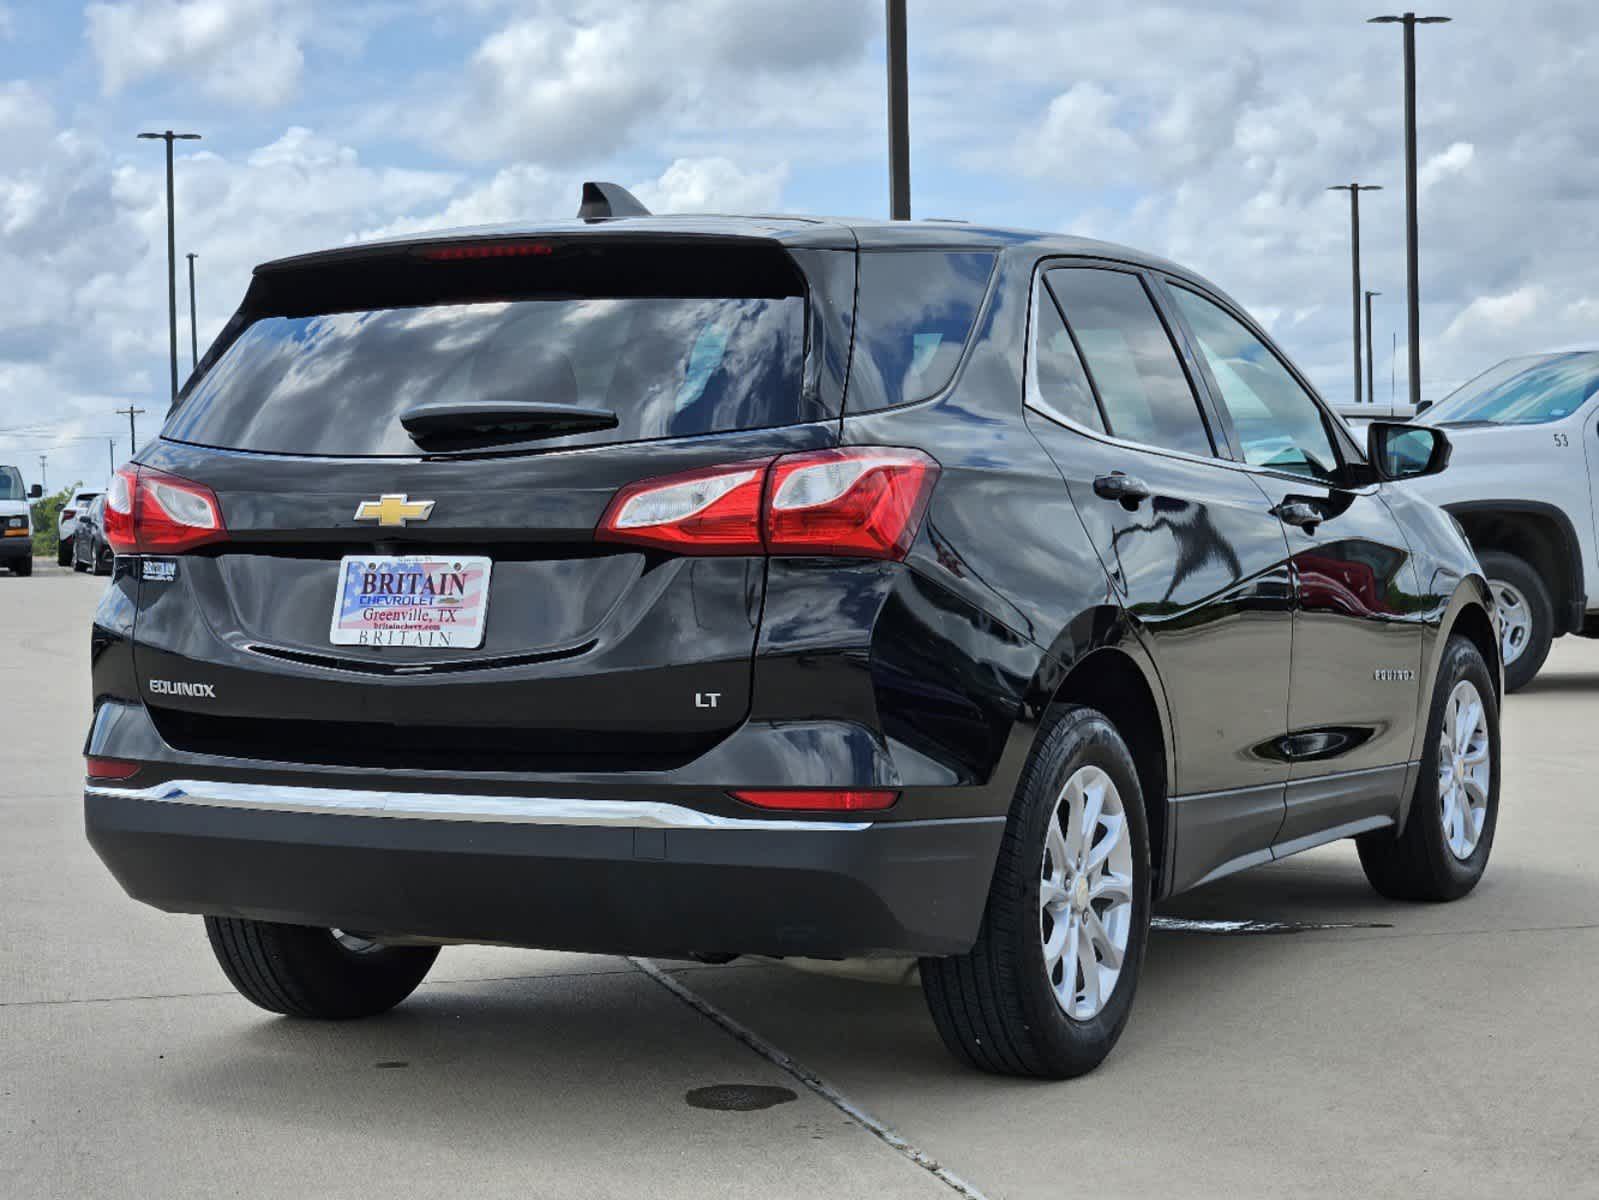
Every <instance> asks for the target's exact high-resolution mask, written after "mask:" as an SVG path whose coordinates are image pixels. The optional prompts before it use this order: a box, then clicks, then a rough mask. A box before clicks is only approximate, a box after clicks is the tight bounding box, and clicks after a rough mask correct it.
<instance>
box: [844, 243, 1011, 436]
mask: <svg viewBox="0 0 1599 1200" xmlns="http://www.w3.org/2000/svg"><path fill="white" fill-rule="evenodd" d="M995 257H996V255H995V254H994V253H993V252H992V251H987V250H983V251H968V250H959V251H931V250H867V251H863V252H862V253H861V256H860V288H859V294H858V297H857V299H856V304H855V353H854V356H853V358H852V359H851V363H850V382H849V397H848V400H847V401H846V408H847V409H848V410H849V411H850V412H863V411H870V410H873V409H879V408H889V407H892V406H893V405H896V404H913V403H915V402H916V401H918V400H925V399H927V398H928V397H929V396H932V395H934V394H936V393H937V392H939V391H942V390H943V388H944V387H945V386H946V385H948V383H949V381H950V379H951V377H952V376H953V375H954V374H955V367H956V366H957V364H959V362H960V360H961V355H962V354H963V353H965V350H966V343H967V342H968V341H969V340H970V338H971V333H972V326H973V324H974V323H975V322H976V320H977V312H978V310H979V309H980V308H981V307H982V304H983V297H984V296H986V295H987V294H988V283H989V279H990V278H991V277H992V276H993V273H994V260H995Z"/></svg>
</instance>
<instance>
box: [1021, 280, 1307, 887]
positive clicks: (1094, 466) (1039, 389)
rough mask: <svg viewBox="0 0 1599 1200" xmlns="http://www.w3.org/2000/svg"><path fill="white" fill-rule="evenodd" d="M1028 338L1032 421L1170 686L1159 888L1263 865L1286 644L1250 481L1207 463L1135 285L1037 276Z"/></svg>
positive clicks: (1280, 582) (1140, 284)
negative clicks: (1166, 852)
mask: <svg viewBox="0 0 1599 1200" xmlns="http://www.w3.org/2000/svg"><path fill="white" fill-rule="evenodd" d="M1063 314H1064V319H1063ZM1033 329H1034V342H1033V353H1032V360H1031V361H1032V370H1031V371H1030V378H1029V389H1030V390H1029V405H1030V408H1031V410H1032V411H1030V412H1029V415H1028V421H1029V424H1030V426H1031V427H1032V428H1033V429H1034V430H1035V431H1036V433H1037V435H1038V437H1039V439H1040V441H1042V442H1043V444H1044V446H1045V448H1046V449H1047V450H1048V452H1049V454H1050V455H1051V457H1052V458H1053V459H1054V460H1055V462H1056V464H1057V465H1058V466H1059V468H1060V470H1061V473H1062V475H1063V476H1064V477H1065V480H1066V484H1067V487H1068V489H1069V490H1070V492H1071V495H1072V499H1073V501H1074V503H1075V506H1076V508H1077V511H1078V513H1079V514H1080V515H1081V517H1082V520H1083V524H1084V527H1085V528H1086V529H1087V532H1088V534H1089V537H1090V538H1091V539H1092V540H1093V542H1094V545H1095V547H1096V549H1097V550H1098V552H1099V556H1100V558H1101V560H1102V562H1103V563H1104V566H1105V569H1106V572H1107V574H1108V575H1109V576H1110V579H1111V582H1112V585H1113V587H1114V588H1115V589H1116V591H1117V593H1118V599H1119V600H1120V602H1121V604H1122V606H1123V608H1124V609H1125V611H1126V612H1127V613H1128V615H1129V616H1130V617H1131V618H1132V620H1133V621H1134V622H1135V623H1136V625H1137V627H1138V628H1139V630H1140V632H1141V633H1142V635H1143V636H1144V638H1145V640H1146V644H1147V645H1148V646H1149V649H1150V652H1151V656H1152V657H1153V659H1154V661H1155V665H1156V669H1157V670H1158V672H1159V674H1160V678H1161V682H1162V684H1163V685H1164V687H1165V689H1166V699H1167V705H1168V709H1169V711H1170V714H1171V720H1172V722H1173V731H1172V732H1173V739H1174V741H1175V743H1176V761H1175V762H1174V763H1173V764H1172V770H1171V784H1170V786H1171V792H1172V798H1173V820H1174V828H1175V839H1174V847H1175V854H1174V856H1173V866H1172V870H1173V877H1172V886H1173V887H1174V888H1176V889H1180V888H1184V887H1189V886H1191V885H1193V884H1194V883H1197V882H1200V881H1202V880H1203V879H1205V878H1207V877H1213V876H1215V875H1219V874H1222V873H1225V872H1226V871H1229V870H1235V869H1238V868H1240V867H1245V866H1249V865H1252V864H1254V863H1258V862H1264V861H1266V860H1268V859H1269V858H1270V857H1271V851H1270V847H1271V843H1272V839H1273V838H1274V837H1275V836H1276V834H1277V832H1278V830H1279V829H1280V828H1281V826H1282V821H1283V813H1284V801H1283V791H1284V787H1285V784H1286V781H1287V779H1288V764H1287V763H1286V761H1285V760H1284V759H1283V758H1282V757H1281V756H1280V755H1279V754H1277V753H1276V748H1277V747H1278V746H1279V745H1280V744H1281V741H1282V738H1283V736H1284V735H1285V733H1286V731H1287V705H1288V687H1289V663H1290V648H1291V636H1292V634H1291V622H1292V583H1291V580H1290V577H1289V572H1288V568H1287V566H1286V561H1285V560H1286V557H1287V551H1286V545H1285V542H1284V537H1283V528H1282V525H1281V523H1280V522H1279V521H1278V520H1277V518H1276V517H1275V516H1273V515H1272V513H1271V511H1270V507H1271V506H1270V505H1269V504H1268V503H1267V502H1266V500H1265V498H1264V497H1263V496H1262V495H1261V492H1260V489H1259V488H1257V487H1256V486H1255V484H1254V481H1253V479H1252V478H1251V477H1250V475H1249V474H1248V473H1247V472H1244V471H1242V470H1239V469H1237V468H1236V467H1235V466H1233V465H1231V464H1225V463H1223V462H1221V461H1220V460H1218V459H1217V458H1216V457H1215V450H1214V447H1213V444H1212V441H1211V434H1210V430H1209V424H1210V423H1209V421H1208V420H1207V417H1206V413H1205V411H1204V409H1203V408H1202V406H1201V403H1200V401H1199V399H1198V398H1197V396H1196V393H1195V391H1194V388H1193V385H1192V382H1191V380H1190V377H1189V375H1188V373H1187V371H1185V369H1184V366H1183V363H1182V361H1181V359H1180V358H1179V356H1178V353H1177V351H1176V349H1175V347H1174V344H1173V342H1172V339H1171V336H1170V333H1169V331H1168V329H1167V327H1166V326H1165V324H1164V323H1163V321H1162V319H1161V317H1160V315H1159V313H1158V312H1157V311H1156V309H1155V306H1154V304H1153V303H1152V300H1151V297H1150V294H1149V291H1148V290H1147V285H1146V283H1145V281H1144V279H1143V277H1142V276H1141V275H1140V274H1139V273H1138V272H1136V271H1134V270H1131V269H1113V268H1110V267H1104V266H1095V267H1086V266H1071V267H1064V266H1063V267H1057V268H1054V269H1051V270H1049V271H1047V272H1045V273H1044V276H1043V282H1042V283H1041V284H1040V286H1039V287H1038V289H1037V292H1036V297H1035V307H1034V326H1033ZM1040 414H1042V415H1040Z"/></svg>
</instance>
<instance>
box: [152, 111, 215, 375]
mask: <svg viewBox="0 0 1599 1200" xmlns="http://www.w3.org/2000/svg"><path fill="white" fill-rule="evenodd" d="M139 136H140V137H141V138H151V139H156V140H159V141H163V142H165V143H166V144H167V330H168V332H169V333H170V334H171V342H172V399H173V402H174V403H175V402H176V401H177V399H178V241H177V232H176V226H175V224H174V222H173V216H172V143H173V142H175V141H181V142H188V141H197V140H199V137H200V135H199V134H198V133H173V132H172V130H170V129H168V130H166V131H164V132H162V133H141V134H140V135H139Z"/></svg>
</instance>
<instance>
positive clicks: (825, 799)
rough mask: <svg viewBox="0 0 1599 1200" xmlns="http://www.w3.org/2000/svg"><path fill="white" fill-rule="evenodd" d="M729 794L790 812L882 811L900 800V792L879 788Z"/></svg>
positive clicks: (751, 802)
mask: <svg viewBox="0 0 1599 1200" xmlns="http://www.w3.org/2000/svg"><path fill="white" fill-rule="evenodd" d="M728 794H729V795H731V796H732V797H733V798H734V799H737V800H742V801H744V803H745V804H753V805H754V806H755V807H756V808H780V809H784V810H786V811H789V812H881V811H882V810H883V809H885V808H892V807H893V806H894V801H896V800H898V799H899V793H898V792H895V791H884V790H881V789H877V788H852V789H848V790H837V791H835V790H825V791H818V790H800V789H797V788H789V789H779V790H775V791H767V790H765V789H760V790H749V789H741V790H739V791H735V792H730V793H728Z"/></svg>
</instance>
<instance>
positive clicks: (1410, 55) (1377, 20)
mask: <svg viewBox="0 0 1599 1200" xmlns="http://www.w3.org/2000/svg"><path fill="white" fill-rule="evenodd" d="M1448 20H1449V18H1448V17H1418V16H1417V15H1416V14H1415V13H1408V12H1407V13H1405V14H1404V15H1403V16H1398V17H1393V16H1388V17H1372V18H1371V19H1370V20H1369V21H1368V22H1367V24H1369V25H1396V24H1397V25H1403V26H1404V27H1405V285H1406V290H1407V292H1408V296H1407V299H1406V303H1407V305H1408V306H1409V310H1410V311H1409V325H1410V403H1411V404H1412V405H1419V404H1420V403H1421V269H1420V266H1419V265H1418V252H1417V249H1416V240H1417V234H1416V229H1417V221H1416V26H1417V25H1442V24H1444V23H1445V22H1446V21H1448Z"/></svg>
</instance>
